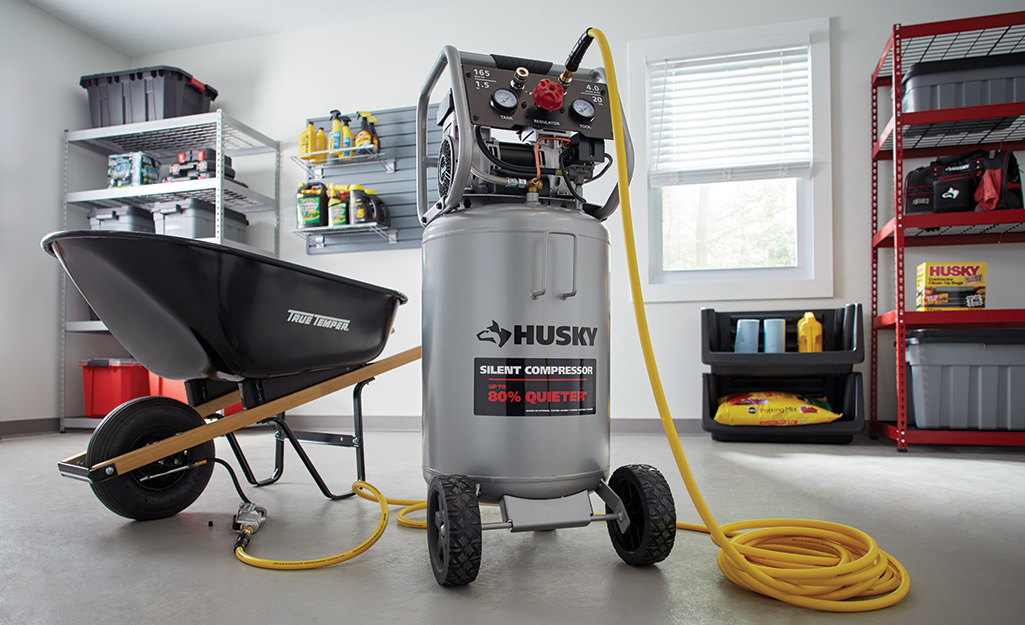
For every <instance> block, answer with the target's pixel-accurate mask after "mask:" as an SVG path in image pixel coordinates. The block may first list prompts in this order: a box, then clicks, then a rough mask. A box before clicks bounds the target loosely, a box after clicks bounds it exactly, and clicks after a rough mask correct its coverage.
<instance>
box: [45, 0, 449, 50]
mask: <svg viewBox="0 0 1025 625" xmlns="http://www.w3.org/2000/svg"><path fill="white" fill-rule="evenodd" d="M27 2H29V3H30V4H34V5H35V6H37V7H39V8H40V9H42V10H44V11H46V12H47V13H50V14H51V15H53V16H55V17H57V18H59V19H60V20H62V21H64V22H67V23H68V24H70V25H72V26H74V27H75V28H77V29H79V30H81V31H83V32H85V33H86V34H88V35H90V36H92V37H94V38H95V39H98V40H100V41H102V42H104V43H106V44H107V45H109V46H111V47H113V48H115V49H117V50H120V51H121V52H124V53H125V54H127V55H128V56H133V57H134V56H141V55H145V54H153V53H156V52H165V51H167V50H178V49H181V48H191V47H194V46H202V45H207V44H213V43H219V42H223V41H233V40H236V39H247V38H249V37H257V36H261V35H268V34H271V33H277V32H287V31H292V30H298V29H300V28H302V27H304V26H307V25H312V24H317V25H323V24H330V23H333V22H341V21H343V20H344V19H346V18H348V17H350V16H352V15H353V14H356V13H357V12H358V11H359V10H360V9H361V7H363V6H365V4H364V3H361V2H354V1H352V0H212V1H211V0H208V1H206V2H201V3H200V4H195V3H189V2H183V3H178V6H177V7H176V5H175V3H168V2H133V1H130V0H87V1H83V0H27ZM437 4H438V3H437V2H434V3H431V4H430V5H425V4H424V3H423V2H421V1H419V0H386V2H379V1H378V2H374V3H373V14H374V15H382V14H395V13H399V12H404V11H410V10H418V9H423V8H425V7H427V6H436V5H437Z"/></svg>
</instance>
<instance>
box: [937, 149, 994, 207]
mask: <svg viewBox="0 0 1025 625" xmlns="http://www.w3.org/2000/svg"><path fill="white" fill-rule="evenodd" d="M987 156H988V154H987V153H986V151H985V150H975V151H974V152H969V153H967V154H958V155H956V156H944V157H942V158H938V159H936V160H935V161H933V162H932V163H931V164H930V167H931V168H932V177H933V186H932V188H933V196H932V205H933V210H934V211H935V212H937V213H953V212H960V211H970V210H974V209H975V189H976V188H977V187H978V186H979V180H980V179H981V178H982V173H983V171H984V170H985V164H984V163H985V160H986V157H987Z"/></svg>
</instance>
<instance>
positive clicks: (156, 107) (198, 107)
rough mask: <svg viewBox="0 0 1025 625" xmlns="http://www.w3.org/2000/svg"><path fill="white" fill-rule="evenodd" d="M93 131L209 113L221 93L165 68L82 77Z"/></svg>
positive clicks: (189, 75) (176, 70)
mask: <svg viewBox="0 0 1025 625" xmlns="http://www.w3.org/2000/svg"><path fill="white" fill-rule="evenodd" d="M79 84H80V85H81V86H82V87H83V88H84V89H86V91H87V92H88V94H89V113H90V115H91V117H92V124H93V128H102V127H105V126H117V125H120V124H132V123H137V122H145V121H153V120H157V119H166V118H168V117H180V116H182V115H196V114H199V113H209V112H210V103H211V102H213V101H214V100H215V99H216V98H217V90H216V89H214V88H213V87H211V86H210V85H204V84H203V83H201V82H199V81H198V80H196V79H195V78H193V77H192V74H189V73H188V72H185V71H182V70H180V69H178V68H177V67H167V66H164V65H161V66H157V67H143V68H140V69H132V70H126V71H121V72H111V73H107V74H94V75H91V76H82V78H81V80H80V81H79Z"/></svg>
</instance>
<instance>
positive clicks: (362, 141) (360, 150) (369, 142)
mask: <svg viewBox="0 0 1025 625" xmlns="http://www.w3.org/2000/svg"><path fill="white" fill-rule="evenodd" d="M369 115H370V113H368V112H366V111H359V122H360V128H359V132H357V133H356V139H355V141H353V144H352V147H354V148H356V150H357V152H356V154H370V148H372V147H373V145H374V137H373V135H371V134H370V120H369V119H367V117H368V116H369Z"/></svg>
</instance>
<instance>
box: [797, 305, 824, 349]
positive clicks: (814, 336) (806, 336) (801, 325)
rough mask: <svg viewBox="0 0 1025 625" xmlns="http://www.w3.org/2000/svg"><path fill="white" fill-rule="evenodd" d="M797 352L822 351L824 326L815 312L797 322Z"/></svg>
mask: <svg viewBox="0 0 1025 625" xmlns="http://www.w3.org/2000/svg"><path fill="white" fill-rule="evenodd" d="M797 351H799V352H821V351H822V324H821V323H819V320H818V319H816V318H815V313H813V312H806V313H804V317H803V318H802V319H801V320H800V321H798V322H797Z"/></svg>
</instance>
